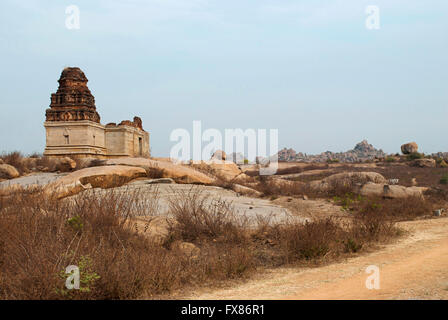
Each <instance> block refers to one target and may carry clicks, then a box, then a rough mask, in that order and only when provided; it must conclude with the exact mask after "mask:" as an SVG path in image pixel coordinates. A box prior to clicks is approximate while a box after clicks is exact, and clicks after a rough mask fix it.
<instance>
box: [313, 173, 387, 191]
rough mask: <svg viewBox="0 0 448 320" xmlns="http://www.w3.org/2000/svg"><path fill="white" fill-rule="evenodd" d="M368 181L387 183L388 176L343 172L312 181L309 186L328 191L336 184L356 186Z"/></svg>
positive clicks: (316, 189)
mask: <svg viewBox="0 0 448 320" xmlns="http://www.w3.org/2000/svg"><path fill="white" fill-rule="evenodd" d="M368 182H373V183H386V178H384V177H383V176H382V175H381V174H379V173H376V172H342V173H337V174H333V175H331V176H329V177H327V178H325V179H322V180H317V181H311V182H310V183H309V184H308V186H309V187H310V188H311V189H312V190H315V191H319V192H326V191H328V190H330V189H331V188H334V187H336V186H346V187H352V188H355V187H356V186H358V185H363V184H365V183H368Z"/></svg>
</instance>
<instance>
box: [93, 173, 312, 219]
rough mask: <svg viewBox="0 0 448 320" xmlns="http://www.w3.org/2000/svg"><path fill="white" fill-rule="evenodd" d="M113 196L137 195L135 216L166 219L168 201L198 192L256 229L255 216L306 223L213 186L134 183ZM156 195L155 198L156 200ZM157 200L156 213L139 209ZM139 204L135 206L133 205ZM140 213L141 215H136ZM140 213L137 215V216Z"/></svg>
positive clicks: (259, 201)
mask: <svg viewBox="0 0 448 320" xmlns="http://www.w3.org/2000/svg"><path fill="white" fill-rule="evenodd" d="M113 190H114V192H122V193H124V194H126V193H129V195H130V197H132V193H133V191H137V192H138V194H139V198H138V200H137V201H135V202H136V203H135V207H136V212H135V214H136V215H141V216H144V215H153V214H157V215H163V216H170V206H169V203H170V202H169V200H170V199H173V198H175V197H176V196H178V195H179V194H182V193H188V192H190V191H191V192H195V191H199V192H201V194H203V195H207V196H208V198H207V200H206V201H207V203H210V204H213V202H214V201H217V200H220V201H227V202H228V203H231V205H232V207H233V209H234V212H235V214H236V215H237V216H238V217H242V218H243V217H244V218H246V219H247V222H248V224H249V225H250V226H256V225H257V222H258V216H260V217H263V218H268V217H269V218H270V220H269V221H270V222H271V223H282V222H285V221H288V220H291V219H294V220H296V221H300V222H305V221H306V220H309V219H307V218H303V217H297V216H293V215H291V212H290V211H289V210H288V209H286V208H283V207H281V206H279V205H275V204H273V203H271V202H270V201H268V200H263V199H258V198H249V197H244V196H238V195H237V193H235V192H234V191H231V190H226V189H223V188H220V187H214V186H202V185H188V184H157V185H154V184H144V183H142V181H136V182H135V183H130V184H127V185H125V186H122V187H119V188H114V189H113ZM85 192H99V193H101V192H110V191H107V190H101V189H94V190H87V191H85ZM156 194H158V197H156ZM155 198H158V208H157V210H155V211H156V212H152V213H149V212H145V210H142V208H143V209H144V208H149V207H151V205H150V203H149V202H151V201H154V199H155ZM137 202H139V203H137ZM140 210H142V211H140ZM137 211H140V212H137Z"/></svg>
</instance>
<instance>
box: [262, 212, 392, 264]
mask: <svg viewBox="0 0 448 320" xmlns="http://www.w3.org/2000/svg"><path fill="white" fill-rule="evenodd" d="M397 235H399V230H398V229H397V228H396V227H395V223H394V222H393V221H392V220H390V219H384V217H382V216H379V215H364V216H356V217H354V218H352V219H349V220H346V221H344V220H341V219H336V218H331V217H330V218H327V219H321V220H316V221H311V222H306V223H299V222H297V221H294V220H290V221H288V222H287V223H284V224H275V225H268V226H266V225H265V226H263V228H262V229H258V230H257V232H256V233H255V234H254V235H253V237H256V238H257V239H258V240H259V239H260V238H261V239H268V241H267V243H269V244H271V245H273V248H274V249H275V252H276V255H275V256H271V259H272V258H273V259H274V261H271V264H274V265H282V264H285V263H286V264H294V263H297V262H301V261H308V262H310V261H311V262H314V263H316V262H321V261H331V260H332V259H336V258H338V257H340V256H341V255H343V254H347V253H356V252H358V251H360V250H361V249H363V248H365V247H367V246H368V245H370V244H373V243H377V242H382V241H387V240H389V239H391V238H392V237H395V236H397ZM264 254H265V255H266V254H269V253H266V252H265V253H264ZM259 258H260V257H259ZM261 258H263V259H264V260H267V259H266V256H263V257H261Z"/></svg>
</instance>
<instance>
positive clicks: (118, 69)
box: [0, 0, 448, 156]
mask: <svg viewBox="0 0 448 320" xmlns="http://www.w3.org/2000/svg"><path fill="white" fill-rule="evenodd" d="M70 5H76V6H77V7H78V8H79V18H80V20H79V21H80V28H79V29H68V28H67V27H66V19H67V17H69V14H66V8H67V7H68V6H70ZM368 5H374V6H376V7H377V8H379V18H380V20H379V21H380V23H379V29H368V28H367V27H366V19H368V17H369V16H370V15H369V14H368V13H366V7H367V6H368ZM0 25H1V28H0V46H1V50H0V70H1V77H0V87H1V91H0V152H1V151H13V150H20V151H22V152H24V153H31V152H43V149H44V148H45V129H44V127H43V122H44V120H45V110H46V109H47V108H48V107H49V104H50V95H51V93H54V92H56V90H57V86H58V83H57V80H58V79H59V76H60V73H61V71H62V69H63V68H64V67H68V66H77V67H80V68H81V69H82V70H83V71H84V73H85V74H86V76H87V78H88V79H89V82H88V86H89V88H90V90H91V92H92V94H93V95H94V96H95V100H96V107H97V111H98V112H99V113H100V115H101V122H102V123H103V124H106V123H109V122H117V123H118V122H120V121H121V120H125V119H131V120H132V118H133V117H134V116H135V115H137V116H139V117H141V118H142V120H143V126H144V128H145V130H147V131H149V132H150V135H151V152H152V154H153V155H154V156H168V155H169V153H170V149H171V148H172V146H173V145H174V144H175V142H172V141H170V133H171V132H172V131H173V130H175V129H177V128H184V129H187V130H189V131H191V130H192V126H193V121H194V120H200V121H201V122H202V128H203V129H204V130H205V129H208V128H216V129H219V130H222V131H224V129H234V128H241V129H243V130H245V129H249V128H253V129H278V135H279V147H280V148H282V147H288V148H293V149H295V150H296V151H301V152H305V153H308V154H316V153H320V152H324V151H327V150H330V151H334V152H338V151H346V150H349V149H352V148H353V147H354V145H355V144H356V143H357V142H360V141H361V140H363V139H367V140H368V141H369V143H371V144H373V145H374V146H375V147H377V148H381V149H383V150H384V151H385V152H388V153H395V152H399V150H400V146H401V144H403V143H405V142H409V141H416V142H417V143H418V144H419V146H420V151H422V152H426V153H432V152H438V151H448V139H447V138H446V134H447V129H448V126H447V123H448V90H447V89H448V88H447V86H448V72H447V71H448V1H446V0H427V1H421V0H369V1H364V0H332V1H330V0H328V1H327V0H308V1H304V0H295V1H292V0H226V1H222V0H130V1H117V0H98V1H91V0H70V1H64V0H59V1H50V0H40V1H35V0H27V1H17V0H16V1H11V0H2V1H1V2H0Z"/></svg>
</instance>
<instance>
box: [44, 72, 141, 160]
mask: <svg viewBox="0 0 448 320" xmlns="http://www.w3.org/2000/svg"><path fill="white" fill-rule="evenodd" d="M87 81H88V80H87V77H86V76H85V74H84V72H82V71H81V69H79V68H76V67H75V68H65V69H64V70H63V71H62V73H61V76H60V78H59V81H58V82H59V88H58V90H57V91H56V93H53V94H52V95H51V104H50V108H49V109H47V110H46V113H45V117H46V121H45V123H44V126H45V129H46V148H45V151H44V155H45V156H50V157H51V156H58V157H59V156H78V157H91V156H94V157H98V158H106V157H137V156H140V157H147V156H149V133H148V132H146V131H145V130H143V127H142V121H141V119H140V118H138V117H135V118H134V121H132V122H131V121H129V120H125V121H122V122H121V123H120V124H119V125H115V124H109V125H107V126H103V125H102V124H101V123H100V115H99V114H98V112H97V111H96V106H95V98H94V97H93V95H92V93H91V92H90V90H89V88H88V87H87Z"/></svg>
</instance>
